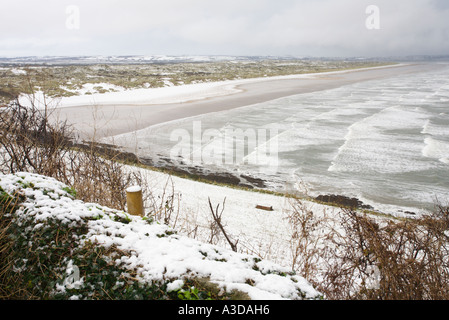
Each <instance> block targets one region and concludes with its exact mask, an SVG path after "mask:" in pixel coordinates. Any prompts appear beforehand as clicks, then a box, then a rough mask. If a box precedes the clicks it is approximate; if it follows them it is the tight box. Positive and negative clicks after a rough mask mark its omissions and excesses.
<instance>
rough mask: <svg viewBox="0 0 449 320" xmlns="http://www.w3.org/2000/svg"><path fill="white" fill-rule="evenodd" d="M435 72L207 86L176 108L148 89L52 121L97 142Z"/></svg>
mask: <svg viewBox="0 0 449 320" xmlns="http://www.w3.org/2000/svg"><path fill="white" fill-rule="evenodd" d="M436 68H438V65H437V64H405V65H397V66H388V67H382V68H372V69H359V70H351V71H344V72H329V73H317V74H308V75H298V76H296V77H295V76H285V77H276V78H273V79H270V78H263V79H251V80H245V81H239V80H235V81H228V82H224V83H222V84H217V85H215V86H211V87H210V88H209V90H210V92H209V94H208V93H205V92H201V91H198V90H197V91H193V92H192V93H191V94H190V95H185V97H184V100H182V99H180V100H179V101H181V102H177V103H170V102H167V103H161V100H159V103H158V100H157V99H155V100H154V99H153V100H154V101H156V103H154V102H151V101H152V100H151V90H152V89H147V90H149V91H148V95H149V97H150V98H149V99H148V101H149V103H145V102H143V103H142V101H139V103H135V102H133V101H128V103H126V102H123V101H120V102H119V103H117V104H115V103H114V104H111V103H107V104H104V103H101V101H100V102H98V103H92V104H89V105H86V104H83V105H79V106H66V107H60V108H56V109H55V112H54V113H53V117H55V118H56V119H58V120H62V121H64V120H67V122H68V123H69V124H72V125H73V126H74V128H75V129H76V130H77V131H79V133H80V137H81V138H82V139H89V138H92V137H94V138H96V139H100V138H104V137H108V136H115V135H118V134H123V133H127V132H132V131H136V130H140V129H143V128H147V127H150V126H152V125H155V124H159V123H163V122H168V121H173V120H177V119H182V118H187V117H192V116H197V115H201V114H207V113H210V112H219V111H223V110H228V109H232V108H238V107H243V106H248V105H253V104H257V103H261V102H266V101H270V100H274V99H278V98H281V97H286V96H290V95H295V94H301V93H310V92H315V91H321V90H328V89H333V88H338V87H341V86H344V85H349V84H353V83H357V82H361V81H369V80H376V79H382V78H388V77H392V76H396V75H401V74H407V73H416V72H423V71H427V70H432V69H436ZM221 89H222V90H221ZM204 90H208V88H207V87H206V89H204ZM167 92H169V91H167ZM173 92H174V93H175V92H176V91H173ZM129 94H130V93H128V95H129ZM131 95H132V92H131ZM131 100H132V99H131ZM167 101H170V100H167Z"/></svg>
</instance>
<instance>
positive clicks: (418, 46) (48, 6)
mask: <svg viewBox="0 0 449 320" xmlns="http://www.w3.org/2000/svg"><path fill="white" fill-rule="evenodd" d="M1 1H2V4H1V7H2V9H1V11H0V56H7V57H10V56H36V55H37V56H43V55H68V56H74V55H154V54H167V55H293V56H320V57H329V56H391V55H417V54H430V55H433V54H449V19H448V17H449V0H370V1H365V0H79V1H78V0H71V1H66V0H40V1H36V0H35V1H33V0H1ZM369 5H375V6H376V7H377V8H378V9H379V15H378V18H379V19H377V14H376V13H375V12H373V11H369V12H368V13H367V11H366V9H367V7H368V6H369ZM373 19H374V20H373ZM367 21H368V22H369V25H370V26H371V27H370V28H367ZM373 23H374V24H373ZM373 26H374V27H378V28H373Z"/></svg>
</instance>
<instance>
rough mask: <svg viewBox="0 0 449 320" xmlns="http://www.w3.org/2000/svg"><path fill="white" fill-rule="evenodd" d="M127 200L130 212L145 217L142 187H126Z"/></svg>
mask: <svg viewBox="0 0 449 320" xmlns="http://www.w3.org/2000/svg"><path fill="white" fill-rule="evenodd" d="M126 202H127V205H128V213H129V214H132V215H135V216H142V217H143V199H142V188H141V187H139V186H133V187H129V188H128V189H126Z"/></svg>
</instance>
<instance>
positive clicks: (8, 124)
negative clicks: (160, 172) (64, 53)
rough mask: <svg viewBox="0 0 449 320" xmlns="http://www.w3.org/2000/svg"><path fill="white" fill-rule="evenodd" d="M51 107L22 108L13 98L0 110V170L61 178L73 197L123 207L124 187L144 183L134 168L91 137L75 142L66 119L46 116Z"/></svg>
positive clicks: (124, 201) (116, 153)
mask: <svg viewBox="0 0 449 320" xmlns="http://www.w3.org/2000/svg"><path fill="white" fill-rule="evenodd" d="M51 112H52V110H48V109H47V108H46V109H45V110H41V109H38V108H35V107H23V106H21V105H20V104H19V103H18V102H17V101H16V102H15V103H13V104H11V105H10V106H8V107H7V108H3V109H2V111H1V112H0V172H2V173H5V174H6V173H16V172H21V171H26V172H32V173H37V174H42V175H45V176H49V177H53V178H55V179H57V180H59V181H61V182H64V183H65V184H67V185H68V186H70V187H71V188H72V189H73V190H75V191H76V195H77V198H79V199H81V200H83V201H86V202H96V203H99V204H101V205H104V206H108V207H111V208H114V209H119V210H125V206H126V194H125V189H126V188H127V187H128V186H130V185H133V184H139V185H141V186H142V187H143V189H144V190H145V189H146V187H147V184H146V181H145V179H144V178H143V176H142V175H141V174H140V173H139V172H137V171H131V170H126V167H125V165H124V164H123V163H121V162H118V161H116V160H117V159H118V158H120V156H121V155H122V154H121V153H120V152H119V151H118V150H115V149H107V150H106V149H104V148H100V147H99V146H98V144H96V143H94V142H90V143H85V144H83V145H79V144H75V143H74V142H73V140H72V139H71V138H70V137H71V136H72V134H73V132H74V130H72V128H71V127H70V126H69V125H68V124H67V123H66V122H56V121H52V122H51V123H50V122H49V121H48V119H49V116H50V115H51Z"/></svg>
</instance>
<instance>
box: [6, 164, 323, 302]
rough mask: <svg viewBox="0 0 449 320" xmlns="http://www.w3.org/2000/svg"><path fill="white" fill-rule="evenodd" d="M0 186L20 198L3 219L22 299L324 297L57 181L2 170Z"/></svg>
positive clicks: (293, 278)
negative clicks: (82, 195)
mask: <svg viewBox="0 0 449 320" xmlns="http://www.w3.org/2000/svg"><path fill="white" fill-rule="evenodd" d="M0 188H1V189H0V190H2V195H3V196H2V197H9V198H10V199H13V198H14V199H17V202H18V203H17V204H16V205H15V207H14V210H9V211H7V212H6V213H5V214H4V216H5V217H7V218H8V219H10V220H11V224H10V225H9V228H8V232H7V234H8V236H9V238H10V240H11V241H12V243H13V245H12V252H13V254H12V255H11V256H10V257H9V259H10V261H9V262H10V263H11V270H10V272H11V274H14V277H15V279H16V285H17V286H21V287H22V288H23V290H22V291H21V292H22V295H24V296H22V298H24V297H25V298H35V299H40V298H47V299H178V298H182V297H185V295H183V294H182V292H186V291H189V290H192V286H195V287H196V289H194V291H192V292H195V293H196V297H198V298H213V299H229V298H232V297H233V294H234V297H236V296H235V294H236V293H239V295H238V296H237V297H239V298H242V297H243V296H245V297H247V298H250V299H319V298H321V295H320V294H319V293H318V292H317V291H316V290H315V289H314V288H313V287H312V286H311V285H310V284H309V283H308V282H307V281H306V280H305V279H304V278H302V277H299V276H297V275H295V274H294V273H292V272H289V270H288V269H286V268H283V267H280V266H277V265H275V264H273V263H270V262H268V261H262V260H260V259H258V258H256V257H254V256H250V255H243V254H239V253H235V252H232V251H229V250H225V249H223V248H220V247H216V246H213V245H210V244H205V243H202V242H198V241H196V240H193V239H189V238H187V237H184V236H180V235H178V234H176V232H174V231H173V230H172V229H170V228H169V227H168V226H166V225H163V224H160V223H158V222H157V221H154V220H153V219H152V218H151V217H143V218H142V217H136V216H130V215H128V214H127V213H126V212H124V211H119V210H114V209H110V208H108V207H104V206H100V205H98V204H95V203H85V202H83V201H80V200H76V199H75V198H74V196H73V195H74V190H72V189H70V188H68V187H67V186H66V185H64V184H63V183H61V182H59V181H57V180H55V179H53V178H48V177H45V176H41V175H37V174H30V173H26V172H19V173H16V174H8V175H2V176H0ZM2 204H3V202H2ZM23 292H26V293H23Z"/></svg>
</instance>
